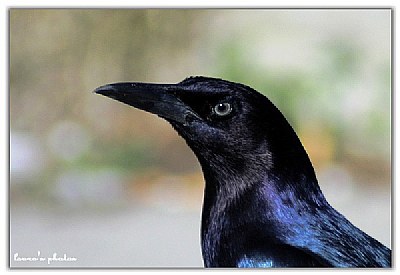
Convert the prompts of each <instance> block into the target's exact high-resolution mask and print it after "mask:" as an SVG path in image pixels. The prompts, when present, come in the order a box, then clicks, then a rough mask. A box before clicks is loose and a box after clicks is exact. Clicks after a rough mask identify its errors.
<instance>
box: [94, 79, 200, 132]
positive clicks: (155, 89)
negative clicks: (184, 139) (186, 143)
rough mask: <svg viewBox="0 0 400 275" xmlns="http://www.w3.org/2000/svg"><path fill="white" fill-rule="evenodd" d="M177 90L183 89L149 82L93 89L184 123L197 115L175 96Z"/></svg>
mask: <svg viewBox="0 0 400 275" xmlns="http://www.w3.org/2000/svg"><path fill="white" fill-rule="evenodd" d="M179 92H184V91H179V89H178V87H177V86H176V84H150V83H115V84H108V85H104V86H101V87H99V88H97V89H96V90H94V93H96V94H101V95H104V96H107V97H111V98H112V99H115V100H118V101H121V102H123V103H125V104H128V105H130V106H133V107H136V108H138V109H141V110H144V111H147V112H150V113H153V114H156V115H158V116H160V117H162V118H164V119H166V120H168V121H174V122H178V123H181V124H183V125H186V124H187V123H188V122H189V121H191V118H193V117H198V116H197V114H196V113H195V112H194V111H193V110H192V109H191V108H190V107H188V106H187V105H185V104H184V103H183V102H182V101H181V100H180V99H179V98H178V97H177V96H176V94H177V93H179Z"/></svg>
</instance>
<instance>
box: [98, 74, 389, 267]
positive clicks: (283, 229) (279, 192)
mask: <svg viewBox="0 0 400 275" xmlns="http://www.w3.org/2000/svg"><path fill="white" fill-rule="evenodd" d="M95 92H96V93H98V94H103V95H105V96H108V97H111V98H114V99H116V100H118V101H121V102H124V103H126V104H129V105H131V106H134V107H136V108H139V109H143V110H145V111H148V112H151V113H154V114H157V115H159V116H160V117H162V118H164V119H166V120H167V121H169V122H170V123H171V125H172V126H173V127H174V128H175V130H176V131H177V132H178V133H179V134H180V135H181V136H182V137H183V138H184V139H185V140H186V142H187V144H188V145H189V147H190V148H191V149H192V150H193V152H194V153H195V154H196V156H197V158H198V160H199V162H200V164H201V167H202V170H203V174H204V179H205V190H204V204H203V212H202V225H201V237H202V252H203V258H204V264H205V266H206V267H255V268H265V267H390V266H391V251H390V249H388V248H387V247H385V246H384V245H382V244H381V243H379V242H378V241H376V240H375V239H374V238H372V237H370V236H368V235H367V234H365V233H364V232H362V231H361V230H360V229H358V228H357V227H355V226H354V225H352V224H351V223H350V222H349V221H348V220H347V219H346V218H345V217H344V216H343V215H341V214H340V213H338V212H337V211H336V210H335V209H333V208H332V207H331V206H330V205H329V203H328V202H327V201H326V199H325V197H324V196H323V194H322V192H321V190H320V188H319V186H318V182H317V178H316V176H315V172H314V169H313V167H312V164H311V162H310V160H309V158H308V155H307V153H306V151H305V150H304V148H303V146H302V144H301V142H300V140H299V139H298V137H297V135H296V133H295V132H294V130H293V128H292V127H291V126H290V125H289V123H288V122H287V120H286V119H285V118H284V116H283V115H282V113H281V112H280V111H279V110H278V109H277V108H276V107H275V106H274V105H273V104H272V103H271V102H270V101H269V100H268V99H267V98H266V97H265V96H263V95H262V94H260V93H258V92H256V91H255V90H253V89H251V88H250V87H248V86H245V85H242V84H239V83H233V82H229V81H225V80H221V79H215V78H207V77H191V78H188V79H185V80H184V81H182V82H180V83H178V84H146V83H116V84H110V85H106V86H102V87H99V88H98V89H96V91H95ZM366 218H368V217H367V216H366Z"/></svg>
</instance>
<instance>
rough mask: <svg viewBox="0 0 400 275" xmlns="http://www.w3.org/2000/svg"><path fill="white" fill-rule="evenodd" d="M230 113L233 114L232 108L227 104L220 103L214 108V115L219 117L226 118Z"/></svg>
mask: <svg viewBox="0 0 400 275" xmlns="http://www.w3.org/2000/svg"><path fill="white" fill-rule="evenodd" d="M230 112H232V106H231V104H229V103H227V102H224V103H218V104H217V105H215V106H214V113H215V114H216V115H218V116H226V115H229V114H230Z"/></svg>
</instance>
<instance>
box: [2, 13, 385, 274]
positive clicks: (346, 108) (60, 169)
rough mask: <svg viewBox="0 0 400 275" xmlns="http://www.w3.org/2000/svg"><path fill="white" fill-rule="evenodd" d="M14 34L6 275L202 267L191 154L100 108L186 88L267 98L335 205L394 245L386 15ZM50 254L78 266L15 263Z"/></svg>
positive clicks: (39, 18) (248, 18) (251, 17)
mask: <svg viewBox="0 0 400 275" xmlns="http://www.w3.org/2000/svg"><path fill="white" fill-rule="evenodd" d="M9 19H10V25H9V26H10V34H9V35H10V48H9V49H10V74H9V75H10V83H9V87H10V143H11V144H10V146H11V149H10V157H11V160H10V161H11V163H10V170H11V171H10V189H9V191H10V257H11V260H10V265H11V266H12V267H22V266H25V267H27V266H30V267H39V266H40V267H60V266H66V267H201V266H202V258H201V251H200V238H199V227H200V213H201V205H202V192H203V187H204V186H203V178H202V174H201V170H200V166H199V164H198V163H197V160H196V158H195V156H194V154H193V153H192V152H191V151H190V150H189V148H188V147H187V146H186V144H185V142H184V141H183V140H182V139H181V138H180V137H179V136H178V135H177V134H176V133H175V132H174V130H173V129H172V127H170V125H169V124H168V123H167V122H165V121H163V120H161V119H159V118H157V117H156V116H154V115H150V114H148V113H145V112H142V111H139V110H136V109H133V108H130V107H129V106H127V105H123V104H121V103H118V102H116V101H113V100H110V99H107V98H105V97H102V96H98V95H95V94H93V93H92V91H93V90H94V89H95V88H96V87H98V86H100V85H103V84H107V83H112V82H119V81H138V82H159V83H176V82H179V81H181V80H183V79H184V78H186V77H188V76H191V75H204V76H212V77H219V78H224V79H227V80H230V81H235V82H241V83H244V84H246V85H249V86H251V87H253V88H254V89H256V90H258V91H260V92H262V93H264V94H265V95H266V96H267V97H269V98H270V99H271V101H272V102H274V103H275V104H276V105H277V106H278V108H279V109H280V110H281V111H282V112H283V113H284V115H285V116H286V117H287V119H288V120H289V121H290V123H291V124H292V126H293V127H294V128H295V130H296V131H297V133H298V134H299V137H300V139H301V140H302V142H303V144H304V146H305V148H306V150H307V152H308V153H309V155H310V158H311V161H312V162H313V164H314V167H315V169H316V173H317V177H318V179H319V182H320V185H321V188H322V190H323V191H324V193H325V195H326V197H327V199H328V201H329V202H330V203H331V204H332V205H333V206H334V207H335V208H336V209H337V210H339V211H340V212H342V213H343V214H344V215H345V216H346V217H347V218H348V219H349V220H351V221H352V222H353V223H354V224H355V225H357V226H358V227H360V228H361V229H362V230H364V231H366V232H367V233H368V234H370V235H372V236H373V237H375V238H376V239H378V240H379V241H380V242H382V243H384V244H385V245H387V246H389V247H390V246H391V53H390V51H391V40H390V39H391V37H390V35H391V28H390V27H391V25H390V22H391V18H390V10H389V9H386V10H385V9H380V10H374V9H364V10H356V9H354V10H353V9H346V10H316V9H314V10H299V9H295V10H223V9H220V10H185V9H180V10H173V9H171V10H160V9H151V10H147V9H137V10H133V9H123V10H118V9H106V10H100V9H97V10H89V9H11V10H10V11H9ZM16 253H17V254H18V255H17V256H15V255H16ZM54 253H56V254H57V257H64V254H66V257H67V258H68V257H73V258H76V259H77V260H76V261H69V262H65V261H64V262H62V261H59V262H52V263H51V264H48V263H47V261H46V262H45V261H43V262H42V261H37V262H23V261H18V260H17V258H18V257H37V256H38V254H40V257H52V256H53V254H54Z"/></svg>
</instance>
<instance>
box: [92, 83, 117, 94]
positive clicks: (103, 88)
mask: <svg viewBox="0 0 400 275" xmlns="http://www.w3.org/2000/svg"><path fill="white" fill-rule="evenodd" d="M115 91H116V90H115V88H114V87H113V86H112V85H104V86H100V87H98V88H96V89H95V90H94V91H93V93H94V94H100V95H108V94H110V92H115Z"/></svg>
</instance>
